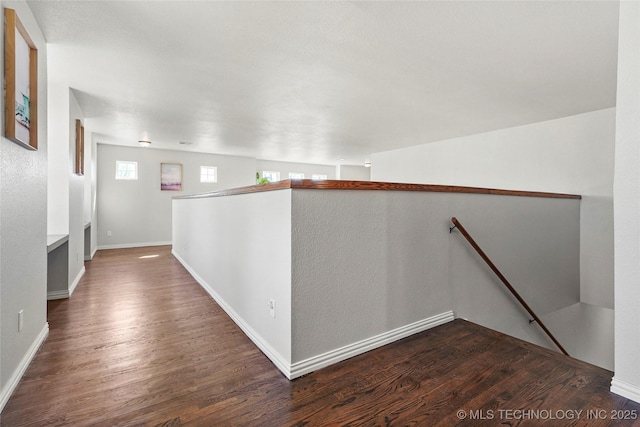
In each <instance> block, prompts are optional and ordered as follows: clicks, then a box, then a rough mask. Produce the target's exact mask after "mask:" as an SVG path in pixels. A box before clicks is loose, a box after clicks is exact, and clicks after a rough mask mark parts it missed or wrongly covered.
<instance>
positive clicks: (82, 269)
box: [69, 265, 86, 296]
mask: <svg viewBox="0 0 640 427" xmlns="http://www.w3.org/2000/svg"><path fill="white" fill-rule="evenodd" d="M85 271H86V270H85V268H84V265H83V266H82V268H81V269H80V272H79V273H78V275H77V276H76V278H75V279H74V280H73V283H72V284H71V286H70V287H69V296H71V295H73V291H75V290H76V286H78V282H80V279H82V276H84V272H85Z"/></svg>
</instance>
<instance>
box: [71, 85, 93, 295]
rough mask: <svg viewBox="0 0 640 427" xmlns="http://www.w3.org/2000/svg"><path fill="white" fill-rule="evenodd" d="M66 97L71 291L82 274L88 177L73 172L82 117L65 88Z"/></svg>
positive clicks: (73, 97) (77, 106) (73, 99)
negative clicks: (79, 122) (77, 132)
mask: <svg viewBox="0 0 640 427" xmlns="http://www.w3.org/2000/svg"><path fill="white" fill-rule="evenodd" d="M67 97H68V98H69V101H68V104H69V113H68V116H67V123H68V132H67V135H68V140H67V158H68V163H67V165H68V169H67V174H68V187H69V200H68V204H69V207H68V211H69V291H70V293H71V292H73V289H74V288H75V286H76V285H77V284H78V281H79V280H80V278H81V277H82V274H84V222H85V221H84V209H85V208H84V193H85V188H84V187H85V179H89V178H88V176H87V175H84V176H83V175H77V174H76V173H75V164H76V160H75V159H76V119H78V120H80V121H84V117H83V114H82V110H81V109H80V105H79V104H78V101H77V100H76V97H75V96H74V94H73V92H72V91H71V90H67ZM85 173H86V174H90V173H91V171H89V170H87V171H85Z"/></svg>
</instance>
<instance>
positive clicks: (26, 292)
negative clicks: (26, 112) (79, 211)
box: [0, 1, 48, 409]
mask: <svg viewBox="0 0 640 427" xmlns="http://www.w3.org/2000/svg"><path fill="white" fill-rule="evenodd" d="M3 6H4V7H9V8H12V9H15V10H16V12H17V14H18V17H19V18H20V20H21V21H22V24H23V25H24V26H25V28H26V30H27V32H28V33H29V35H30V36H31V39H32V40H33V42H34V43H35V45H36V47H37V49H38V97H39V100H38V117H39V120H38V146H39V149H38V151H29V150H26V149H25V148H23V147H21V146H19V145H17V144H15V143H13V142H11V141H9V140H7V139H5V138H4V137H2V138H1V141H0V155H1V162H2V165H1V166H2V167H1V168H0V183H1V184H2V185H1V186H0V206H1V207H2V221H1V222H0V236H1V237H0V240H1V241H2V246H1V247H0V304H1V306H0V325H1V326H0V389H1V392H0V409H1V408H2V407H4V405H5V404H6V402H7V400H8V398H9V396H10V394H11V392H12V391H13V390H14V388H15V387H16V386H17V384H18V381H19V380H20V377H21V376H22V374H23V373H24V370H26V368H27V366H28V363H29V361H30V360H31V358H32V357H33V356H34V355H35V352H36V350H37V349H38V347H39V345H40V344H41V342H42V341H43V340H44V339H45V338H46V335H47V332H48V325H47V319H46V316H47V305H46V297H47V151H48V144H47V46H46V44H45V40H44V37H43V36H42V33H41V31H40V29H39V28H38V25H37V23H36V21H35V19H34V17H33V15H32V14H31V11H30V9H29V7H28V5H27V4H26V3H25V2H24V1H19V2H3ZM1 25H2V30H1V31H0V34H4V23H2V24H1ZM0 45H3V46H4V39H3V36H0ZM2 73H3V74H4V68H2ZM2 111H3V112H4V108H2ZM2 123H3V125H2V126H3V130H2V135H4V119H3V120H2ZM19 310H23V311H24V328H23V329H22V331H21V332H18V311H19Z"/></svg>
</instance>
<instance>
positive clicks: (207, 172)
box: [200, 166, 218, 182]
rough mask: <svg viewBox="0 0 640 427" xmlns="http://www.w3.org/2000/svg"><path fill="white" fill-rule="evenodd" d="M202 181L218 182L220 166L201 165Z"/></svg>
mask: <svg viewBox="0 0 640 427" xmlns="http://www.w3.org/2000/svg"><path fill="white" fill-rule="evenodd" d="M200 182H218V168H217V167H215V166H200Z"/></svg>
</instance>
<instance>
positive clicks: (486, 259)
mask: <svg viewBox="0 0 640 427" xmlns="http://www.w3.org/2000/svg"><path fill="white" fill-rule="evenodd" d="M451 222H452V223H453V225H454V226H453V227H451V229H450V231H451V230H453V229H454V228H457V229H458V230H460V233H461V234H462V235H463V236H464V238H465V239H467V241H468V242H469V244H470V245H471V246H472V247H473V249H475V250H476V252H477V253H478V255H480V257H481V258H482V259H483V260H484V262H486V263H487V265H488V266H489V267H490V268H491V270H493V272H494V273H495V274H496V276H498V278H499V279H500V280H501V281H502V283H504V285H505V286H506V287H507V289H509V291H511V293H512V294H513V296H514V297H516V299H517V300H518V301H519V302H520V304H522V306H523V307H524V308H525V310H527V311H528V312H529V314H530V315H531V316H532V317H533V319H534V320H535V321H536V322H537V323H538V325H540V327H541V328H542V330H543V331H544V332H545V333H546V334H547V335H548V336H549V338H551V340H552V341H553V342H554V343H555V345H556V346H558V348H559V349H560V351H562V353H564V354H565V355H567V356H568V355H569V353H567V350H565V349H564V347H562V345H561V344H560V343H559V342H558V340H557V339H556V337H554V336H553V334H552V333H551V332H550V331H549V329H547V327H546V326H545V325H544V323H542V320H540V318H539V317H538V316H537V315H536V313H535V312H534V311H533V310H532V309H531V307H529V304H527V302H526V301H525V300H524V299H523V298H522V297H521V296H520V294H519V293H518V291H516V290H515V289H514V288H513V286H511V283H509V281H508V280H507V278H506V277H504V275H503V274H502V273H501V272H500V270H498V267H496V266H495V264H494V263H493V262H491V260H490V259H489V257H488V256H487V254H485V253H484V251H483V250H482V249H480V246H478V244H477V243H476V241H475V240H473V237H471V236H470V235H469V233H468V232H467V230H466V229H465V228H464V227H463V226H462V224H460V221H458V220H457V219H456V217H453V218H451Z"/></svg>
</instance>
